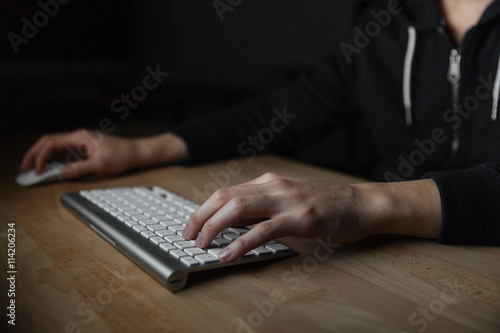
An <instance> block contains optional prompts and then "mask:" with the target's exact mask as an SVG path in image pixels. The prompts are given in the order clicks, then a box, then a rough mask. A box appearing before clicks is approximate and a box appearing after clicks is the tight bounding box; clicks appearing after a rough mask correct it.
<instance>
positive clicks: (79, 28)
mask: <svg viewBox="0 0 500 333" xmlns="http://www.w3.org/2000/svg"><path fill="white" fill-rule="evenodd" d="M42 2H44V3H55V0H42ZM221 2H223V3H227V0H221ZM352 6H353V2H352V1H341V0H308V1H304V0H302V1H301V0H275V1H268V0H243V1H242V2H241V4H239V5H238V6H236V7H233V11H226V12H225V13H224V20H223V21H221V20H220V18H219V15H218V14H217V12H216V10H215V8H214V5H213V1H212V0H204V1H183V0H163V1H161V0H154V1H152V0H151V1H128V0H120V1H118V0H108V1H99V2H90V1H82V0H71V1H69V2H68V3H67V4H65V5H61V4H59V11H58V13H57V14H56V15H55V16H54V17H49V19H48V21H47V24H46V25H44V26H42V27H40V28H38V29H39V31H38V33H37V34H36V35H35V36H34V37H32V38H30V39H29V41H28V43H27V44H21V45H19V52H18V53H17V54H16V53H15V52H14V49H13V47H12V46H11V43H10V41H9V39H8V36H7V35H8V33H9V32H13V33H16V34H18V35H22V32H21V29H22V27H23V25H24V22H23V21H22V18H23V17H26V18H27V19H28V21H30V22H33V19H34V15H35V16H36V13H37V12H40V11H42V8H41V7H40V5H39V3H38V1H26V0H21V1H20V0H2V2H1V3H0V29H1V32H2V36H1V43H0V109H1V116H0V117H1V118H0V122H1V126H2V127H1V128H2V136H4V137H8V136H11V137H13V136H19V135H25V136H28V137H30V138H31V137H33V138H36V137H37V136H39V135H41V134H43V133H48V132H57V131H65V130H72V129H76V128H80V127H87V128H90V129H93V128H98V126H99V122H100V120H101V119H103V118H106V117H107V118H110V119H111V120H112V121H113V125H115V126H116V130H114V131H113V134H118V135H127V136H137V135H151V134H155V133H158V132H159V131H161V130H162V129H163V128H166V127H168V126H171V125H175V124H176V123H178V122H180V121H182V120H183V119H186V118H188V117H191V116H193V115H199V114H209V113H210V112H214V111H216V110H217V109H219V108H221V107H224V106H227V105H229V104H231V103H236V102H238V101H239V100H241V99H244V98H248V97H251V96H253V95H255V94H261V93H265V92H266V91H270V90H272V89H276V88H279V87H280V86H282V85H283V84H285V83H286V82H288V81H290V80H292V79H294V78H295V77H296V76H297V75H298V74H299V73H300V72H301V71H302V70H304V69H306V68H308V67H311V66H314V65H315V64H316V63H318V62H319V61H320V60H321V59H322V58H324V57H325V56H327V55H328V54H329V53H330V52H332V51H334V50H338V45H339V43H340V41H341V38H342V37H343V36H344V35H345V33H347V32H349V31H351V29H352V27H351V26H350V25H349V22H348V21H347V19H348V18H349V17H350V11H351V10H352ZM158 64H159V66H160V68H161V70H162V71H166V72H169V73H170V76H169V77H168V78H166V79H165V81H164V82H163V83H162V84H161V85H160V86H159V87H158V88H157V89H155V90H154V91H152V92H150V93H149V94H148V97H147V98H146V100H144V101H143V102H141V103H140V104H139V106H138V107H136V108H135V109H131V112H130V114H129V116H128V117H127V118H126V119H124V120H121V119H119V118H118V117H117V114H115V113H113V112H111V103H112V102H113V101H114V100H115V99H117V98H119V97H120V95H121V94H123V93H125V94H130V91H131V89H132V88H133V87H134V86H136V85H138V84H141V82H142V78H143V77H144V76H145V75H146V71H145V67H146V66H150V67H152V68H155V67H156V65H158ZM331 140H332V138H330V139H327V140H326V144H327V145H328V144H330V143H329V142H330V141H331ZM324 145H325V143H323V146H324ZM318 147H319V148H318ZM318 147H316V148H314V147H312V148H311V149H310V150H308V151H307V152H302V153H299V154H298V156H299V157H300V158H301V159H304V160H308V161H312V162H316V163H319V164H323V165H330V166H331V165H332V163H333V166H334V162H332V161H331V160H330V158H326V157H325V156H321V153H318V152H321V151H322V149H323V148H321V147H322V146H321V143H320V144H319V146H318ZM336 153H337V154H342V152H341V151H337V152H336Z"/></svg>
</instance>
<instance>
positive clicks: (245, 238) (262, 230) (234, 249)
mask: <svg viewBox="0 0 500 333" xmlns="http://www.w3.org/2000/svg"><path fill="white" fill-rule="evenodd" d="M285 219H286V218H285V217H279V218H276V219H271V220H268V221H265V222H262V223H259V224H257V225H256V226H255V227H254V228H252V229H250V231H248V232H247V233H245V234H244V235H242V236H240V237H238V238H236V239H235V240H234V241H233V242H232V243H231V244H229V245H228V246H227V247H226V248H225V249H224V250H223V251H222V252H221V253H220V254H219V260H220V261H222V262H228V261H233V260H236V259H238V258H239V257H241V256H242V255H244V254H245V253H247V252H248V251H250V250H253V249H255V248H256V247H258V246H260V245H263V244H265V243H267V242H269V241H270V240H273V239H275V238H280V237H283V236H286V235H290V234H293V231H294V225H293V223H290V221H287V220H285Z"/></svg>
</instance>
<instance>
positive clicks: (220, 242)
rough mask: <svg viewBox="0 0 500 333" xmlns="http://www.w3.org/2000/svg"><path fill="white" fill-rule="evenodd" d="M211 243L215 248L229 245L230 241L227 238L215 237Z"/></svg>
mask: <svg viewBox="0 0 500 333" xmlns="http://www.w3.org/2000/svg"><path fill="white" fill-rule="evenodd" d="M212 243H214V244H215V245H217V246H224V245H228V244H231V241H230V240H229V239H227V238H223V237H217V238H215V239H214V240H213V241H212Z"/></svg>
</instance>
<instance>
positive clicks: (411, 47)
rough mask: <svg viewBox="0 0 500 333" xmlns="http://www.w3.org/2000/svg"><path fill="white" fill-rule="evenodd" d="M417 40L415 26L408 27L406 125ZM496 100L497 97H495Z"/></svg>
mask: <svg viewBox="0 0 500 333" xmlns="http://www.w3.org/2000/svg"><path fill="white" fill-rule="evenodd" d="M416 42H417V38H416V33H415V28H414V27H411V26H410V27H408V46H407V48H406V56H405V65H404V73H403V104H404V107H405V115H406V125H408V126H411V124H412V114H411V70H412V63H413V55H414V54H415V44H416ZM497 100H498V98H497Z"/></svg>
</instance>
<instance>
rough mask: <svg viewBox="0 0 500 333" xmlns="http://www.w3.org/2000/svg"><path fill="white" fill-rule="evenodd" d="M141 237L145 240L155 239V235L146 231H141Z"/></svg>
mask: <svg viewBox="0 0 500 333" xmlns="http://www.w3.org/2000/svg"><path fill="white" fill-rule="evenodd" d="M141 236H142V237H146V238H151V237H156V234H155V233H154V232H152V231H149V230H148V231H142V232H141Z"/></svg>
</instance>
